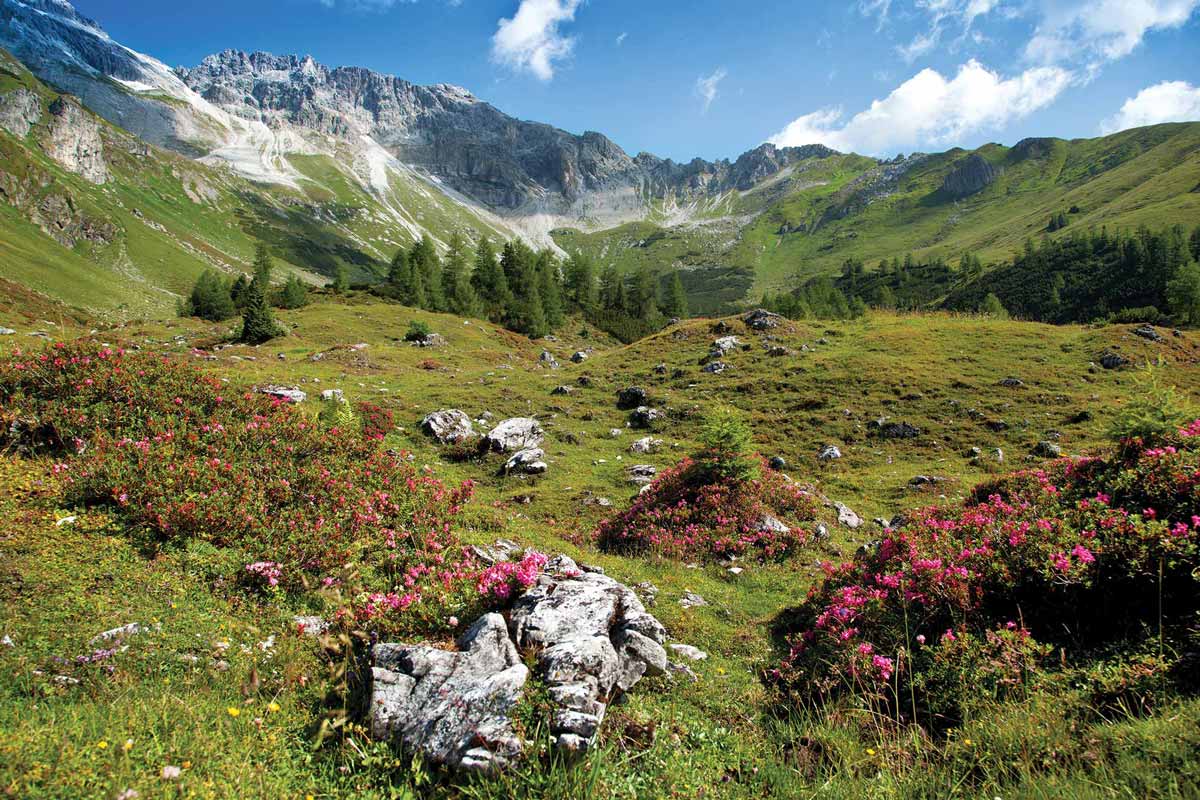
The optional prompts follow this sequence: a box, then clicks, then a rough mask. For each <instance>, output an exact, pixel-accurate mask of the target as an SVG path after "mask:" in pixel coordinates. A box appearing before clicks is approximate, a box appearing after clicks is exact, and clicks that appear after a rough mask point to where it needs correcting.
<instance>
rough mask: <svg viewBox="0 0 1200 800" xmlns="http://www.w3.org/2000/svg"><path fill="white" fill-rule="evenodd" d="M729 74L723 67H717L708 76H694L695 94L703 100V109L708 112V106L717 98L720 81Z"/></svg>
mask: <svg viewBox="0 0 1200 800" xmlns="http://www.w3.org/2000/svg"><path fill="white" fill-rule="evenodd" d="M728 75H729V72H728V71H727V70H726V69H725V68H724V67H719V68H718V69H717V70H716V71H714V72H713V74H711V75H708V76H703V75H701V76H700V77H699V78H696V94H697V95H698V96H699V97H700V99H701V100H702V101H703V102H704V111H705V113H707V112H708V108H709V106H711V105H712V104H713V101H714V100H716V99H717V95H718V94H719V91H718V87H719V86H720V84H721V81H723V80H725V78H726V77H727V76H728Z"/></svg>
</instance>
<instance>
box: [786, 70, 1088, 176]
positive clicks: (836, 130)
mask: <svg viewBox="0 0 1200 800" xmlns="http://www.w3.org/2000/svg"><path fill="white" fill-rule="evenodd" d="M1072 80H1073V75H1072V73H1070V72H1068V71H1067V70H1064V69H1062V68H1060V67H1035V68H1032V69H1029V70H1026V71H1025V72H1023V73H1021V74H1020V75H1017V76H1015V77H1012V78H1003V77H1001V76H1000V75H999V74H998V73H995V72H992V71H991V70H989V69H988V68H987V67H985V66H983V65H982V64H980V63H979V62H978V61H975V60H974V59H972V60H970V61H968V62H967V63H965V64H963V65H962V66H961V67H959V69H958V74H956V75H955V76H954V77H953V78H951V79H950V80H947V79H946V78H944V77H942V75H941V74H940V73H938V72H936V71H935V70H932V69H924V70H921V71H920V72H918V73H917V74H916V75H914V76H913V77H911V78H909V79H908V80H907V81H905V82H904V83H902V84H900V86H898V87H897V88H896V89H895V90H893V91H892V93H891V94H889V95H888V96H887V97H885V98H883V99H882V100H875V101H874V102H872V103H871V106H870V108H868V109H866V110H865V111H860V112H859V113H857V114H855V115H854V116H853V117H850V118H849V119H844V114H843V111H842V109H841V108H824V109H821V110H819V111H814V112H812V113H810V114H805V115H804V116H802V117H800V118H798V119H796V120H795V121H793V122H792V123H791V124H790V125H788V126H787V127H786V128H784V129H783V130H782V131H780V132H779V133H777V134H776V135H775V136H772V137H771V138H770V140H769V141H770V142H771V143H773V144H776V145H780V146H792V145H803V144H818V143H819V144H824V145H827V146H829V147H832V148H834V149H836V150H842V151H845V152H850V151H853V152H859V153H869V154H872V155H883V154H891V153H895V152H898V151H900V150H905V149H913V148H925V147H928V146H930V145H933V146H945V145H953V144H957V143H958V142H959V141H960V140H961V139H962V138H963V137H965V136H967V135H969V134H972V133H976V132H979V131H984V130H998V129H1000V128H1003V127H1004V126H1005V125H1007V124H1008V123H1009V122H1012V121H1013V120H1016V119H1020V118H1022V117H1025V116H1027V115H1028V114H1031V113H1032V112H1034V111H1036V110H1038V109H1039V108H1043V107H1045V106H1047V105H1049V104H1050V103H1051V102H1053V101H1054V99H1055V98H1056V97H1058V95H1059V94H1060V93H1062V91H1063V90H1064V89H1066V88H1067V86H1068V85H1070V83H1071V81H1072Z"/></svg>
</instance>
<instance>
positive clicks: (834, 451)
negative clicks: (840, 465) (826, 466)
mask: <svg viewBox="0 0 1200 800" xmlns="http://www.w3.org/2000/svg"><path fill="white" fill-rule="evenodd" d="M841 457H842V451H841V450H839V449H838V448H837V445H833V444H827V445H825V446H824V447H822V448H821V452H819V453H817V460H818V461H834V460H836V459H839V458H841Z"/></svg>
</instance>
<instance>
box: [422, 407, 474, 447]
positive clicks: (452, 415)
mask: <svg viewBox="0 0 1200 800" xmlns="http://www.w3.org/2000/svg"><path fill="white" fill-rule="evenodd" d="M421 430H422V431H424V432H425V434H426V435H427V436H431V437H433V439H434V440H435V441H437V442H438V443H439V444H461V443H462V442H465V441H467V440H468V439H471V438H473V437H474V436H475V428H474V427H472V425H471V417H470V416H469V415H468V414H467V413H466V412H465V411H460V410H459V409H457V408H446V409H442V410H441V411H434V412H433V413H432V414H429V415H427V416H426V417H425V419H423V420H421Z"/></svg>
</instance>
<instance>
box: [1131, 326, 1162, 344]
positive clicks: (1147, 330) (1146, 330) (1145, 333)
mask: <svg viewBox="0 0 1200 800" xmlns="http://www.w3.org/2000/svg"><path fill="white" fill-rule="evenodd" d="M1133 335H1134V336H1140V337H1142V338H1143V339H1149V340H1150V341H1152V342H1161V341H1162V340H1163V337H1162V334H1161V333H1159V332H1158V331H1156V330H1155V329H1154V326H1153V325H1139V326H1137V327H1136V328H1134V329H1133Z"/></svg>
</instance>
